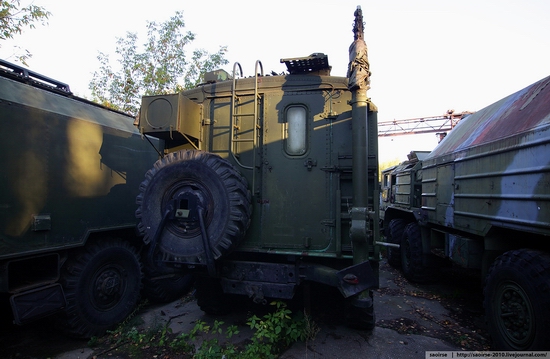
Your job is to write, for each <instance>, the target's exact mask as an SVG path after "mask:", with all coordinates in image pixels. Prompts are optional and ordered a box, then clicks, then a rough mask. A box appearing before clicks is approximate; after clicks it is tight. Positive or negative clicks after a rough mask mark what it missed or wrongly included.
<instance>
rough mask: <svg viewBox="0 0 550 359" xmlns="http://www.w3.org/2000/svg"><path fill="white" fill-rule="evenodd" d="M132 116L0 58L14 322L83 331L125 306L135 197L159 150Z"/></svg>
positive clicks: (3, 223)
mask: <svg viewBox="0 0 550 359" xmlns="http://www.w3.org/2000/svg"><path fill="white" fill-rule="evenodd" d="M133 121H134V119H133V118H132V117H130V116H128V115H124V114H122V113H119V112H115V111H111V110H108V109H106V108H104V107H102V106H99V105H97V104H94V103H91V102H89V101H86V100H84V99H81V98H78V97H75V96H73V95H72V94H71V92H70V89H69V86H67V85H66V84H63V83H61V82H59V81H56V80H53V79H50V78H47V77H45V76H42V75H40V74H37V73H34V72H32V71H28V70H26V69H24V68H21V67H19V66H16V65H13V64H10V63H8V62H5V61H2V62H0V128H1V130H0V153H1V155H0V168H1V169H2V170H1V171H0V296H1V299H2V304H6V305H7V301H8V299H9V302H10V304H11V307H12V312H13V318H14V321H15V322H16V323H17V324H25V323H28V322H30V321H32V320H34V319H37V318H42V317H45V316H49V315H53V314H56V316H55V317H56V318H58V319H60V320H61V322H62V323H63V324H64V325H65V326H66V328H67V329H68V331H69V333H71V334H73V335H75V336H83V337H89V336H93V335H99V334H101V333H102V332H103V331H104V330H105V329H107V328H110V327H112V326H114V325H115V324H117V323H118V322H120V321H121V320H123V319H124V318H125V317H127V316H128V314H130V313H131V312H132V311H133V310H134V307H135V305H136V303H137V301H138V300H139V294H140V289H141V287H142V276H143V272H144V271H146V270H147V268H148V267H147V266H146V265H145V266H144V264H143V261H142V258H140V251H141V248H142V247H143V241H142V239H141V238H139V237H138V235H137V231H136V219H135V215H134V212H135V197H136V196H137V194H138V193H139V191H138V186H139V183H140V182H141V180H142V179H143V175H144V173H145V172H146V171H147V170H148V169H149V167H150V166H151V165H152V164H153V163H154V162H155V161H156V160H157V159H158V158H159V156H158V154H157V153H156V152H155V151H154V150H153V149H152V148H151V146H150V145H149V144H148V143H147V141H145V140H143V139H142V138H141V137H142V136H141V135H140V134H139V132H137V129H136V128H135V126H134V125H133ZM148 279H152V277H148ZM172 282H173V283H172V284H174V283H179V282H182V280H174V281H172ZM145 283H146V287H148V288H154V285H155V284H156V283H157V282H154V281H152V280H149V281H146V282H145ZM159 293H160V292H159Z"/></svg>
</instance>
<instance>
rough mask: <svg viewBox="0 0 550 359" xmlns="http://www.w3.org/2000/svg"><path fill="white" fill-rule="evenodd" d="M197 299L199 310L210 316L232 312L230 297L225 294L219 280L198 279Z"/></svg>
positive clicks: (196, 285) (200, 277)
mask: <svg viewBox="0 0 550 359" xmlns="http://www.w3.org/2000/svg"><path fill="white" fill-rule="evenodd" d="M195 287H196V291H195V298H197V305H198V306H199V308H200V309H201V310H202V311H203V312H205V313H206V314H209V315H225V314H228V313H229V312H231V303H230V297H229V295H228V294H226V293H224V292H223V289H222V285H221V283H220V280H219V279H216V278H209V277H202V276H199V277H197V280H196V284H195Z"/></svg>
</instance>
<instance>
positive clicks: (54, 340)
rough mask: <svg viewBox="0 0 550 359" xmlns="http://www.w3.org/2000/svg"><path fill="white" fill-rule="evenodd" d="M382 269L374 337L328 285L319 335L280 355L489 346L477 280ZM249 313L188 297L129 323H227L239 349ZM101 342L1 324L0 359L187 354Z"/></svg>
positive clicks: (319, 308) (413, 352) (319, 304)
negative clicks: (420, 279)
mask: <svg viewBox="0 0 550 359" xmlns="http://www.w3.org/2000/svg"><path fill="white" fill-rule="evenodd" d="M380 265H381V268H380V269H381V270H380V288H379V289H378V290H376V291H375V295H374V300H375V302H374V303H375V304H374V305H375V315H376V328H375V329H374V330H373V331H372V332H368V333H366V332H361V331H357V330H353V329H350V328H348V327H347V326H346V325H345V323H344V321H343V319H342V318H343V317H344V314H345V313H342V310H343V309H342V308H343V306H341V305H339V304H340V303H341V302H340V298H339V295H338V293H335V292H333V291H331V290H327V289H326V288H324V289H323V288H322V289H320V288H312V298H314V300H313V301H312V302H311V303H310V306H308V309H309V311H310V314H311V318H312V319H313V321H314V323H315V325H317V327H318V330H319V331H318V333H317V335H316V336H315V338H314V339H312V340H308V341H307V342H298V343H295V344H294V345H292V346H291V347H290V348H288V349H286V350H285V351H284V352H283V353H282V354H281V355H280V358H282V359H293V358H327V357H330V358H339V357H346V358H350V357H359V356H361V357H367V356H368V357H369V358H417V357H424V352H425V351H428V350H488V349H489V341H488V337H487V334H486V331H485V324H484V321H483V311H482V306H481V286H480V282H479V278H478V277H476V276H475V275H472V274H471V273H465V272H460V271H457V270H455V269H448V270H447V271H446V272H445V273H444V278H445V280H444V281H441V282H439V283H434V284H429V285H417V284H411V283H409V282H407V281H406V280H405V279H404V278H403V277H402V275H401V274H400V272H399V271H397V270H395V269H394V268H392V267H390V266H389V265H388V264H387V263H386V262H385V261H382V262H381V263H380ZM289 307H290V308H292V309H293V310H302V309H303V303H302V302H300V303H290V304H289ZM298 308H300V309H298ZM250 314H251V307H250V306H248V305H243V307H242V308H237V310H236V311H235V312H234V313H232V314H230V315H227V316H224V317H221V318H215V317H211V316H208V315H205V314H204V313H203V312H202V311H201V310H200V309H199V308H198V306H197V305H196V302H195V301H194V300H193V298H192V297H191V296H187V297H186V298H182V299H181V300H178V301H175V302H173V303H170V304H167V305H162V306H149V307H147V308H144V309H143V310H142V311H140V313H139V314H138V315H137V318H135V319H134V320H136V323H137V324H136V326H137V327H138V328H140V329H142V330H146V328H147V327H151V326H153V325H154V326H158V325H159V324H161V325H164V324H167V326H168V327H170V329H171V333H169V334H167V336H168V337H169V336H175V335H177V334H178V333H181V332H189V331H190V330H191V329H192V328H193V327H194V326H195V323H197V321H204V322H207V323H210V324H211V323H213V322H214V321H215V320H223V321H224V322H225V323H226V324H225V325H236V326H237V327H238V328H239V331H240V333H239V334H238V335H236V336H234V337H233V338H232V341H233V342H234V343H235V344H236V345H237V346H239V345H243V344H244V343H246V342H247V340H249V338H250V336H251V335H252V331H251V330H250V329H249V328H248V326H247V325H246V322H247V319H248V317H249V315H250ZM168 337H167V338H168ZM106 338H107V339H103V340H101V339H100V340H98V341H95V342H94V343H91V345H90V343H89V342H88V341H82V340H73V339H68V338H66V337H64V336H63V335H61V334H60V333H59V332H58V331H57V330H56V329H55V327H54V326H53V324H52V323H51V322H50V321H48V320H45V321H41V322H36V323H33V324H31V325H28V326H25V327H16V326H11V325H6V323H4V325H3V326H2V329H1V332H0V348H2V349H0V358H6V359H15V358H17V359H34V358H52V359H54V358H55V359H76V358H82V359H84V358H86V359H92V358H95V359H101V358H121V359H122V358H130V357H134V358H135V357H143V358H149V357H156V358H165V359H168V358H190V357H191V356H190V355H189V354H188V353H187V354H186V353H183V352H178V351H176V350H173V349H171V348H169V347H164V348H159V347H158V346H155V347H153V346H151V347H149V348H148V347H147V346H146V345H145V346H141V347H140V352H139V353H136V352H135V350H134V351H132V350H129V348H128V347H127V346H125V345H124V343H117V342H116V338H113V337H112V336H111V337H106ZM168 339H169V338H168ZM148 351H150V352H148Z"/></svg>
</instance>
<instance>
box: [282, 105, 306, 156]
mask: <svg viewBox="0 0 550 359" xmlns="http://www.w3.org/2000/svg"><path fill="white" fill-rule="evenodd" d="M285 125H286V141H285V142H286V145H285V150H286V152H287V153H288V154H289V155H294V156H297V155H303V154H304V153H306V150H307V143H306V142H307V133H306V132H307V130H306V129H307V118H306V109H305V108H304V107H302V106H292V107H289V108H288V109H287V110H286V124H285Z"/></svg>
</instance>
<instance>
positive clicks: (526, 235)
mask: <svg viewBox="0 0 550 359" xmlns="http://www.w3.org/2000/svg"><path fill="white" fill-rule="evenodd" d="M549 84H550V77H547V78H545V79H542V80H540V81H538V82H536V83H534V84H532V85H530V86H528V87H526V88H524V89H522V90H520V91H518V92H516V93H514V94H512V95H510V96H508V97H505V98H503V99H502V100H500V101H497V102H495V103H494V104H492V105H490V106H487V107H486V108H484V109H482V110H480V111H478V112H476V113H474V114H471V115H469V116H468V117H466V118H464V119H462V120H461V121H460V122H459V123H458V125H457V126H456V127H455V128H454V129H453V130H452V131H451V132H450V133H449V134H448V135H447V136H446V137H445V138H444V139H443V140H442V141H441V142H440V143H439V144H438V145H437V147H436V148H435V149H434V150H433V151H432V152H431V153H429V154H428V155H425V154H424V155H423V156H417V155H416V154H415V153H414V152H412V153H411V155H410V156H409V160H408V161H406V162H403V163H402V164H401V165H399V166H397V167H394V168H390V169H387V170H385V171H383V178H382V195H381V202H382V205H381V206H380V207H381V208H382V209H383V212H384V213H383V215H381V218H383V227H384V231H385V233H386V242H387V245H388V246H390V247H388V261H389V263H390V264H392V265H394V266H401V267H402V270H403V273H404V275H405V276H406V277H407V278H408V279H410V280H413V281H429V280H434V279H435V278H434V275H435V274H441V271H439V270H438V269H437V268H439V267H440V265H442V264H445V261H442V260H441V259H442V258H444V259H445V260H446V261H449V260H450V261H451V263H453V264H457V265H459V266H461V267H465V268H471V269H475V270H479V273H480V274H481V277H482V279H483V280H484V290H483V293H484V308H485V315H486V317H487V323H488V330H489V334H490V335H491V337H492V341H493V346H494V347H495V348H497V349H500V350H502V349H506V350H537V349H538V350H547V349H548V348H549V345H548V343H549V340H550V334H549V333H550V253H549V252H550V196H549V194H550V157H549V156H548V153H549V149H550V105H549V104H550V86H548V85H549Z"/></svg>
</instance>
